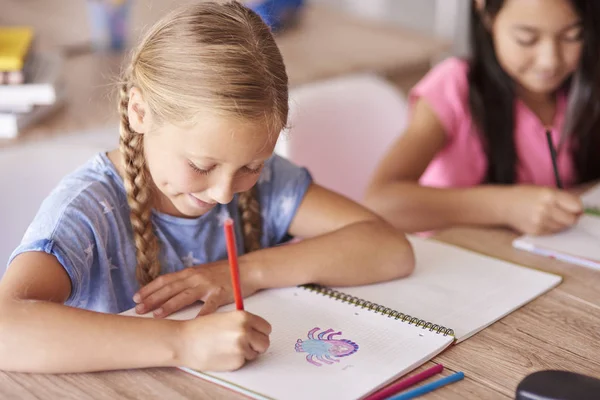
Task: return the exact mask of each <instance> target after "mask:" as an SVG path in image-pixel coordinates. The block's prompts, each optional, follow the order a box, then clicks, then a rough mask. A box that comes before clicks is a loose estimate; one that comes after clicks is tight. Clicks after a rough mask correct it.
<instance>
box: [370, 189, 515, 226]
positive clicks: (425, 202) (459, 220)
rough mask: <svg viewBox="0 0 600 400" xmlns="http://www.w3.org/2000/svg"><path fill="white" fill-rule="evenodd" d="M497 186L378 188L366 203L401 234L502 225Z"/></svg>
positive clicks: (500, 190) (502, 212)
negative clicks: (461, 226) (401, 232)
mask: <svg viewBox="0 0 600 400" xmlns="http://www.w3.org/2000/svg"><path fill="white" fill-rule="evenodd" d="M506 190H509V189H508V188H503V187H500V186H480V187H475V188H468V189H438V188H430V187H423V186H420V185H418V184H417V183H413V182H397V183H390V184H386V185H381V186H379V187H378V188H377V190H373V191H371V193H370V194H369V195H368V196H367V199H366V204H367V205H368V206H369V207H371V208H372V209H373V210H374V211H376V212H377V213H378V214H380V215H381V216H383V217H384V218H386V219H387V220H388V221H390V222H391V223H392V224H393V225H394V226H396V227H397V228H399V229H400V230H402V231H405V232H419V231H428V230H432V229H442V228H447V227H450V226H452V225H483V226H497V225H505V224H506V221H505V217H504V216H505V212H506V210H505V206H504V205H503V202H502V201H499V197H501V196H502V194H503V193H504V192H505V191H506Z"/></svg>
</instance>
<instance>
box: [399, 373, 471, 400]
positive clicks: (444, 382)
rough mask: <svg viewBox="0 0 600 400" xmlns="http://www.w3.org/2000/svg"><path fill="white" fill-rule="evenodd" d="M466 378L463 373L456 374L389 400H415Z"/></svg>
mask: <svg viewBox="0 0 600 400" xmlns="http://www.w3.org/2000/svg"><path fill="white" fill-rule="evenodd" d="M464 377H465V374H464V373H463V372H456V373H454V374H452V375H449V376H446V377H444V378H441V379H438V380H437V381H434V382H431V383H427V384H425V385H423V386H419V387H418V388H415V389H413V390H409V391H408V392H404V393H400V394H399V395H396V396H393V397H390V398H389V399H388V400H409V399H414V398H415V397H418V396H422V395H424V394H426V393H429V392H432V391H434V390H435V389H438V388H441V387H442V386H446V385H448V384H450V383H454V382H458V381H460V380H462V379H463V378H464Z"/></svg>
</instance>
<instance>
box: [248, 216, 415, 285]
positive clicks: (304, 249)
mask: <svg viewBox="0 0 600 400" xmlns="http://www.w3.org/2000/svg"><path fill="white" fill-rule="evenodd" d="M240 263H241V264H240V268H242V269H246V271H247V272H248V273H249V274H250V275H251V276H252V278H250V279H254V281H255V282H257V285H256V286H258V287H259V288H260V289H266V288H273V287H285V286H294V285H301V284H307V283H315V284H321V285H328V286H351V285H362V284H369V283H374V282H380V281H386V280H391V279H395V278H400V277H403V276H406V275H408V274H410V273H411V272H412V270H413V268H414V256H413V253H412V248H411V247H410V243H409V242H408V240H407V239H406V238H405V237H404V235H403V234H401V233H400V232H398V231H397V230H395V229H393V228H392V227H391V226H389V225H388V224H385V223H383V222H382V221H381V220H378V219H377V220H373V221H364V222H358V223H354V224H351V225H348V226H346V227H344V228H342V229H339V230H337V231H334V232H331V233H328V234H325V235H322V236H319V237H315V238H310V239H306V240H303V241H301V242H299V243H294V244H289V245H284V246H279V247H275V248H270V249H265V250H260V251H256V252H252V253H249V254H247V255H245V256H242V257H240ZM242 274H243V272H242Z"/></svg>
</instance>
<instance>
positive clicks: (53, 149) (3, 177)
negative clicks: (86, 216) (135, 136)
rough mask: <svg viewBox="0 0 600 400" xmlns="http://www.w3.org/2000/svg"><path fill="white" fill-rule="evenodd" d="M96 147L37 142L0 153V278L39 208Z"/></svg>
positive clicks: (98, 148) (96, 149)
mask: <svg viewBox="0 0 600 400" xmlns="http://www.w3.org/2000/svg"><path fill="white" fill-rule="evenodd" d="M102 150H105V149H104V148H102V147H99V146H92V145H83V144H79V145H78V144H72V143H71V144H68V143H62V144H61V143H56V144H55V143H52V142H45V143H42V142H38V143H35V144H27V145H23V146H15V147H11V148H8V149H3V150H0V193H1V195H0V277H1V276H2V275H4V271H5V268H6V263H7V261H8V258H9V257H10V254H11V253H12V251H13V250H14V249H15V248H16V247H17V246H18V244H19V242H20V241H21V239H22V237H23V234H24V233H25V230H26V229H27V227H28V226H29V224H30V223H31V221H32V219H33V217H34V216H35V214H36V212H37V210H38V209H39V207H40V204H41V203H42V201H43V200H44V198H46V196H47V195H48V194H49V193H50V191H51V190H52V189H53V188H54V187H55V186H56V185H57V184H58V182H59V181H60V179H61V178H62V177H63V176H65V175H66V174H68V173H69V172H71V171H73V170H75V169H76V168H77V167H78V166H80V165H82V164H83V163H85V162H86V161H87V160H88V159H90V157H92V155H93V154H95V153H97V152H99V151H102Z"/></svg>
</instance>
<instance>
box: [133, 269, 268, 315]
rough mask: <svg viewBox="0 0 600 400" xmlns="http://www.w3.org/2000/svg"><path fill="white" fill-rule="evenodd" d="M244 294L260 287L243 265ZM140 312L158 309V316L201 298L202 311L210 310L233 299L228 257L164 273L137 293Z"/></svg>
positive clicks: (207, 311)
mask: <svg viewBox="0 0 600 400" xmlns="http://www.w3.org/2000/svg"><path fill="white" fill-rule="evenodd" d="M240 283H241V285H242V295H243V296H249V295H251V294H252V293H254V292H256V291H257V290H258V287H257V286H256V285H254V283H253V279H252V277H251V276H249V274H248V273H247V268H244V267H242V266H241V265H240ZM133 300H134V301H135V302H136V303H137V304H138V305H137V306H136V307H135V309H136V312H137V313H138V314H144V313H147V312H150V311H154V316H155V317H166V316H167V315H169V314H172V313H174V312H175V311H178V310H180V309H182V308H184V307H186V306H188V305H190V304H193V303H195V302H196V301H198V300H201V301H203V302H204V305H203V306H202V309H201V310H200V313H199V314H198V315H206V314H210V313H212V312H214V311H216V310H217V308H219V307H220V306H222V305H225V304H229V303H233V300H234V298H233V288H232V287H231V275H230V272H229V264H228V263H227V261H218V262H214V263H210V264H203V265H198V266H195V267H190V268H186V269H184V270H182V271H179V272H173V273H170V274H165V275H161V276H159V277H158V278H156V279H155V280H153V281H152V282H150V283H149V284H147V285H146V286H144V287H143V288H141V289H140V290H139V291H138V292H137V293H136V294H135V296H134V297H133Z"/></svg>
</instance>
